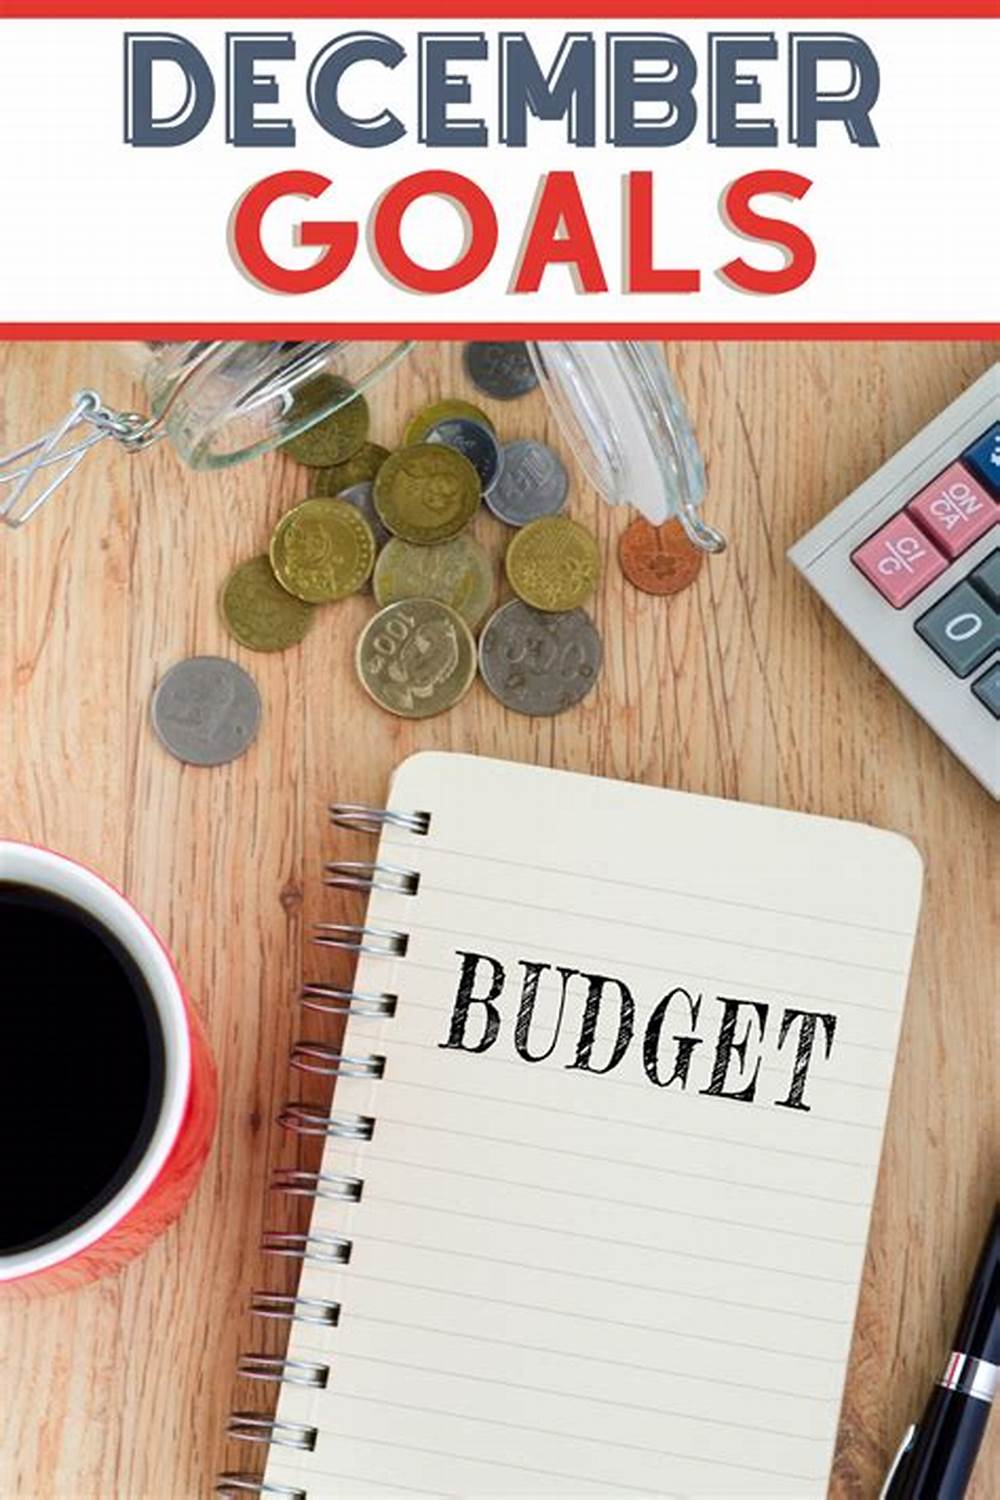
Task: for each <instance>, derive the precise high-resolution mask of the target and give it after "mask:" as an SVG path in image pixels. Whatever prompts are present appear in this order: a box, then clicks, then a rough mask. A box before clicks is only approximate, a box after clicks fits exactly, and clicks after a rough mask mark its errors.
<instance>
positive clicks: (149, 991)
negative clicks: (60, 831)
mask: <svg viewBox="0 0 1000 1500" xmlns="http://www.w3.org/2000/svg"><path fill="white" fill-rule="evenodd" d="M0 966H2V968H0V1293H3V1292H5V1291H16V1292H20V1293H33V1292H48V1291H60V1290H65V1289H67V1288H70V1287H73V1286H78V1285H80V1284H82V1283H83V1282H87V1281H91V1280H93V1279H94V1278H95V1277H97V1276H102V1275H104V1274H105V1273H107V1272H109V1271H114V1270H117V1269H118V1268H119V1267H120V1266H121V1265H122V1264H123V1263H124V1262H125V1261H127V1260H129V1259H131V1257H132V1256H134V1255H136V1254H138V1253H139V1252H140V1251H141V1250H144V1249H145V1248H146V1246H147V1245H149V1244H150V1242H151V1241H152V1240H153V1239H155V1238H156V1237H157V1236H158V1235H159V1234H161V1233H162V1232H163V1231H164V1229H166V1228H167V1226H168V1225H169V1224H170V1223H171V1221H172V1220H173V1219H175V1218H176V1216H177V1215H178V1213H179V1212H180V1210H181V1208H182V1207H183V1205H184V1203H185V1202H186V1201H187V1199H188V1197H189V1196H190V1194H191V1192H192V1190H193V1189H194V1186H195V1183H196V1182H197V1180H198V1177H199V1175H200V1173H201V1169H202V1167H203V1166H204V1164H205V1159H206V1157H207V1155H208V1150H209V1146H210V1144H211V1139H212V1133H213V1130H214V1126H215V1118H216V1110H217V1087H216V1075H215V1065H214V1063H213V1061H212V1056H211V1053H210V1051H209V1048H208V1043H207V1041H206V1038H205V1034H204V1031H203V1030H202V1026H201V1022H200V1021H199V1019H198V1017H197V1015H196V1013H195V1011H194V1009H193V1008H192V1006H191V1004H190V1002H189V1000H188V999H187V996H186V995H185V993H184V990H183V988H182V986H181V982H180V979H179V977H178V974H177V970H176V968H175V967H174V963H173V961H172V959H171V957H170V955H169V953H168V952H167V950H166V948H165V947H164V946H163V944H162V942H161V941H160V939H159V938H158V937H157V935H156V933H155V932H154V931H153V929H152V928H151V927H150V926H149V924H148V923H147V922H146V921H145V920H144V919H143V918H142V917H141V916H140V915H139V913H138V912H137V911H136V910H135V908H134V907H133V906H131V905H130V904H129V902H128V901H126V899H125V897H124V896H122V895H121V894H120V893H119V892H118V891H116V890H115V889H114V888H113V887H112V886H111V885H109V884H108V882H107V881H106V880H104V879H103V878H102V877H101V876H99V875H96V874H95V873H94V872H93V871H92V870H89V869H86V868H85V867H84V866H83V865H79V864H76V863H75V862H74V861H73V860H70V859H66V858H65V857H64V856H62V855H59V854H53V853H51V852H50V851H48V850H45V849H40V848H36V847H35V846H34V845H31V844H23V843H12V842H6V841H0Z"/></svg>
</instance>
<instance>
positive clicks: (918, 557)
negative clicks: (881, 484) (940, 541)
mask: <svg viewBox="0 0 1000 1500" xmlns="http://www.w3.org/2000/svg"><path fill="white" fill-rule="evenodd" d="M851 556H852V561H853V562H854V565H855V567H858V568H860V569H861V571H862V573H864V575H865V577H866V578H867V579H868V580H869V582H870V583H873V584H874V585H875V587H876V588H877V589H878V591H879V593H880V594H881V595H882V597H883V598H884V599H888V601H889V603H890V604H891V605H892V607H893V609H902V608H903V605H904V604H909V602H910V600H911V599H915V598H916V596H917V595H918V594H919V593H920V591H921V589H925V588H926V587H927V585H928V584H929V583H930V582H931V580H932V579H934V578H936V577H937V576H938V574H939V573H943V572H944V570H945V568H946V567H947V566H948V563H947V561H946V559H945V558H943V557H942V556H941V553H940V552H939V551H938V549H937V548H936V547H935V546H934V545H933V544H932V543H931V542H930V541H929V540H928V539H927V537H926V536H925V535H924V533H923V532H922V531H921V530H920V527H919V526H916V525H914V523H913V521H912V520H911V519H910V517H909V516H908V515H907V514H906V512H905V511H900V512H899V514H898V515H895V516H893V518H892V520H891V521H888V522H887V523H886V524H885V525H884V526H883V527H882V528H881V529H880V530H879V531H876V533H875V535H874V536H870V537H869V538H868V540H867V542H862V544H861V546H860V547H859V548H858V549H857V551H856V552H854V553H852V554H851Z"/></svg>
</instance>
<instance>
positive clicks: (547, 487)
mask: <svg viewBox="0 0 1000 1500" xmlns="http://www.w3.org/2000/svg"><path fill="white" fill-rule="evenodd" d="M568 490H569V475H568V474H567V473H566V470H565V468H564V466H563V461H562V459H561V458H560V457H559V455H558V453H555V452H553V450H552V449H551V448H550V447H549V446H548V444H547V443H538V442H536V441H535V440H534V438H524V439H522V440H520V441H518V442H516V443H505V444H504V448H503V468H502V469H501V471H500V477H499V479H498V480H497V482H496V484H495V485H494V486H493V488H492V490H491V491H490V493H489V494H488V495H487V496H486V504H487V505H488V506H489V508H490V510H491V511H492V512H493V514H494V515H495V516H496V518H497V520H499V521H505V522H506V523H507V525H508V526H526V525H527V524H528V522H529V521H537V520H538V517H539V516H554V515H556V514H558V512H559V511H561V510H562V508H563V506H564V505H565V504H566V494H567V491H568Z"/></svg>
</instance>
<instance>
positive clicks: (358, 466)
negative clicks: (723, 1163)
mask: <svg viewBox="0 0 1000 1500" xmlns="http://www.w3.org/2000/svg"><path fill="white" fill-rule="evenodd" d="M388 457H389V450H388V448H383V447H382V444H381V443H362V444H361V447H360V448H359V449H358V451H357V453H352V454H351V456H350V458H345V460H344V462H343V463H342V464H333V465H332V466H331V467H330V468H329V469H321V470H320V472H319V473H318V474H317V475H315V477H314V479H313V483H312V490H313V494H314V495H339V494H341V493H342V492H343V491H344V490H349V489H350V488H351V486H352V485H355V484H370V483H371V482H372V480H373V479H374V478H375V475H376V474H377V473H378V471H379V469H381V467H382V465H383V464H384V463H385V461H386V459H387V458H388Z"/></svg>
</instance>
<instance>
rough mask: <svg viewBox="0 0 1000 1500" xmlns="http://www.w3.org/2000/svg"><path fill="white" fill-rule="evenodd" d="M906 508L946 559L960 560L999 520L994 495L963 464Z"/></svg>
mask: <svg viewBox="0 0 1000 1500" xmlns="http://www.w3.org/2000/svg"><path fill="white" fill-rule="evenodd" d="M906 508H907V510H908V511H909V512H910V515H911V516H912V517H913V519H914V520H915V521H919V523H920V525H921V526H922V527H923V528H924V530H925V531H926V532H927V534H928V535H929V536H930V537H931V538H932V540H933V541H934V542H936V543H937V545H938V547H940V549H941V551H942V552H943V553H945V555H946V556H947V557H960V556H961V555H962V553H963V552H964V551H965V549H966V547H971V546H972V544H973V542H974V541H976V540H977V539H978V538H979V537H981V536H982V535H983V533H984V532H986V531H989V529H990V527H991V526H994V525H995V524H996V522H997V520H998V518H1000V511H998V510H997V507H996V505H995V504H994V501H993V498H992V496H991V495H989V494H988V493H987V492H986V490H984V489H983V486H982V485H981V484H979V483H977V481H976V480H975V479H974V478H973V476H972V474H971V473H970V471H969V470H968V469H966V468H965V467H964V466H963V465H962V464H960V463H954V464H952V465H951V466H950V468H947V469H945V471H944V473H943V474H939V475H938V477H937V478H936V479H935V480H934V481H933V482H932V483H931V484H929V485H927V487H926V489H922V490H921V491H920V494H919V495H914V497H913V499H912V500H911V501H910V503H909V505H908V506H907V507H906Z"/></svg>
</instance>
